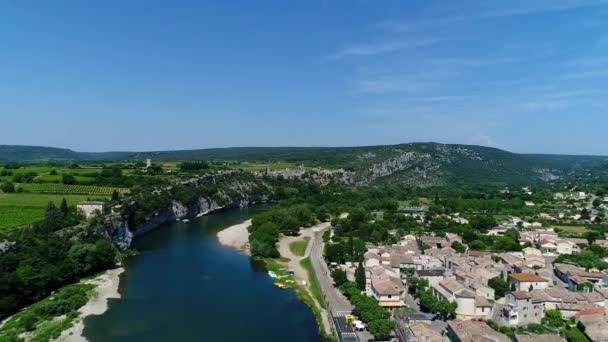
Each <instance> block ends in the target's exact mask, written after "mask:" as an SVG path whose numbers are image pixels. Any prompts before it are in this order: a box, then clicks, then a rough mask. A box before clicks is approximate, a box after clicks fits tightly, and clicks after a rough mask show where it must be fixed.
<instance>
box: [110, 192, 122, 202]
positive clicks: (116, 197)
mask: <svg viewBox="0 0 608 342" xmlns="http://www.w3.org/2000/svg"><path fill="white" fill-rule="evenodd" d="M118 201H120V194H119V193H118V191H116V190H114V191H112V203H117V202H118Z"/></svg>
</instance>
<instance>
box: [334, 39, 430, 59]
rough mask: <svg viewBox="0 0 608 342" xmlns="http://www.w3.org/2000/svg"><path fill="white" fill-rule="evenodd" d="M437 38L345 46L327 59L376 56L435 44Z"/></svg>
mask: <svg viewBox="0 0 608 342" xmlns="http://www.w3.org/2000/svg"><path fill="white" fill-rule="evenodd" d="M436 42H437V40H436V39H416V40H405V41H384V42H377V43H370V44H358V45H351V46H345V47H344V48H342V49H341V50H340V51H338V52H336V53H335V54H333V55H331V56H329V57H328V58H327V60H330V61H331V60H338V59H341V58H344V57H350V56H353V57H365V56H376V55H381V54H385V53H390V52H395V51H399V50H404V49H415V48H420V47H425V46H429V45H432V44H435V43H436Z"/></svg>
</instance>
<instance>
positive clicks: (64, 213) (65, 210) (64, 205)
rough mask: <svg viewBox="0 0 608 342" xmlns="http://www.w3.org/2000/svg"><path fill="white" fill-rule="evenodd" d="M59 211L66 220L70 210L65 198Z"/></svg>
mask: <svg viewBox="0 0 608 342" xmlns="http://www.w3.org/2000/svg"><path fill="white" fill-rule="evenodd" d="M59 210H60V211H61V216H62V217H63V218H64V219H65V218H66V217H68V214H69V213H70V212H69V209H68V202H67V201H66V200H65V198H63V199H62V200H61V206H60V207H59Z"/></svg>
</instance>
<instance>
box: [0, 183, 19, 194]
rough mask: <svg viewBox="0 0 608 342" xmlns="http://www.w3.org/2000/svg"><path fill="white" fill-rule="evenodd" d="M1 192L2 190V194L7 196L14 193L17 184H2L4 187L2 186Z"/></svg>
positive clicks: (0, 187)
mask: <svg viewBox="0 0 608 342" xmlns="http://www.w3.org/2000/svg"><path fill="white" fill-rule="evenodd" d="M0 190H2V192H4V193H5V194H10V193H13V192H15V184H13V183H12V182H6V183H2V185H1V186H0Z"/></svg>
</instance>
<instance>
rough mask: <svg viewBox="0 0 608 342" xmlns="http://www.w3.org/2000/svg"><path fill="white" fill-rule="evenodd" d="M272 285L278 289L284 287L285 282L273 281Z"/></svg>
mask: <svg viewBox="0 0 608 342" xmlns="http://www.w3.org/2000/svg"><path fill="white" fill-rule="evenodd" d="M274 286H276V287H278V288H280V289H282V288H285V284H283V283H274Z"/></svg>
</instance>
